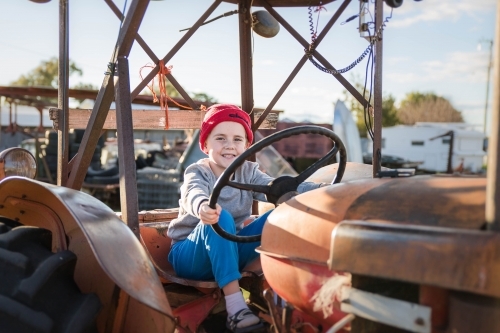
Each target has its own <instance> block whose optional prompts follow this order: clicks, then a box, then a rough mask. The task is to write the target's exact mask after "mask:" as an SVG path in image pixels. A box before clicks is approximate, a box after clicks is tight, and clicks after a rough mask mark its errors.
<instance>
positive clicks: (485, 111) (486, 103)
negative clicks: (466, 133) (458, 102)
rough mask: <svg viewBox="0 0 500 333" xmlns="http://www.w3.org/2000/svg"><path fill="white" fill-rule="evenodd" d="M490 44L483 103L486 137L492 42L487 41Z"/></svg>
mask: <svg viewBox="0 0 500 333" xmlns="http://www.w3.org/2000/svg"><path fill="white" fill-rule="evenodd" d="M487 42H488V43H489V44H490V57H489V59H488V76H487V80H486V100H485V101H484V123H483V133H484V136H485V137H486V136H487V135H486V118H487V116H488V100H489V98H490V76H491V66H492V65H493V60H492V56H493V41H492V40H488V41H487Z"/></svg>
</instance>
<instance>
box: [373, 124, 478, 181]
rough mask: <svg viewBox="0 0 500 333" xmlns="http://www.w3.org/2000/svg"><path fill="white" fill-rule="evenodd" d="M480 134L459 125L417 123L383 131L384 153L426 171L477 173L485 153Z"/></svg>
mask: <svg viewBox="0 0 500 333" xmlns="http://www.w3.org/2000/svg"><path fill="white" fill-rule="evenodd" d="M484 139H485V136H484V133H482V132H479V131H475V130H473V129H471V128H469V127H468V126H467V125H466V124H462V123H417V124H415V125H414V126H407V125H397V126H393V127H387V128H384V131H383V135H382V148H383V149H384V154H386V155H392V156H396V157H399V158H402V159H403V160H406V161H409V162H417V163H419V166H418V168H419V169H422V170H426V171H430V172H447V171H449V170H451V171H453V170H454V169H455V170H456V169H458V168H460V169H461V172H464V171H468V172H469V173H477V172H480V171H481V169H482V167H483V161H484V157H485V155H486V152H485V151H484V150H483V144H484Z"/></svg>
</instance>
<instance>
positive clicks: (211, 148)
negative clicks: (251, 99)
mask: <svg viewBox="0 0 500 333" xmlns="http://www.w3.org/2000/svg"><path fill="white" fill-rule="evenodd" d="M247 148H248V142H247V138H246V132H245V129H244V128H243V125H241V124H240V123H237V122H233V121H224V122H222V123H220V124H218V125H217V126H215V127H214V129H213V130H212V132H211V133H210V134H209V135H208V137H207V141H205V145H204V148H203V152H204V153H205V154H207V155H208V158H209V160H210V167H211V168H212V171H213V172H214V174H215V176H216V177H219V176H220V175H221V174H222V172H224V170H226V168H227V167H228V166H229V165H230V164H231V163H232V162H233V161H234V160H235V159H236V157H238V156H239V155H241V154H242V153H243V152H244V151H245V150H246V149H247Z"/></svg>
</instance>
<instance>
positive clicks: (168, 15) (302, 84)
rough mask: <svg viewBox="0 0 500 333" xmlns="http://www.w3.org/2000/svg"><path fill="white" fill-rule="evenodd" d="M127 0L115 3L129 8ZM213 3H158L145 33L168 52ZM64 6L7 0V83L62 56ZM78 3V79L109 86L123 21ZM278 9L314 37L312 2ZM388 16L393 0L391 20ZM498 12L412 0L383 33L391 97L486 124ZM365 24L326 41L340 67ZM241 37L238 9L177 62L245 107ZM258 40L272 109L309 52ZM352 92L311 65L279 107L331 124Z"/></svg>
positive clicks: (182, 71) (1, 3)
mask: <svg viewBox="0 0 500 333" xmlns="http://www.w3.org/2000/svg"><path fill="white" fill-rule="evenodd" d="M124 2H125V1H124V0H115V3H116V5H117V6H118V7H119V8H120V9H122V8H123V5H124ZM130 2H131V0H129V1H128V4H130ZM211 4H212V1H210V0H183V1H174V0H164V1H154V2H153V1H152V2H151V3H150V4H149V7H148V11H147V13H146V16H145V18H144V20H143V22H142V25H141V28H140V30H139V33H140V35H141V36H142V37H143V39H144V40H145V41H146V42H147V43H148V45H149V46H150V47H151V48H152V50H153V51H154V52H155V53H156V55H157V56H158V57H159V58H163V57H164V56H165V54H166V53H167V52H168V51H169V50H170V48H171V47H172V46H173V45H175V43H176V42H177V41H178V40H179V39H180V38H181V37H182V35H183V33H181V32H179V30H180V29H183V28H187V27H190V26H191V25H192V24H193V23H194V22H195V21H196V20H197V19H198V18H199V16H200V15H201V14H202V13H203V12H204V11H205V10H206V9H207V8H208V7H209V6H210V5H211ZM58 5H59V1H56V0H53V1H51V2H49V3H47V4H36V3H33V2H30V1H28V0H17V1H11V0H0V8H1V10H0V85H9V84H10V82H12V81H14V80H16V79H17V78H18V77H19V76H20V75H21V74H24V73H27V72H29V71H30V70H31V69H33V68H35V67H36V66H38V65H39V64H40V62H41V61H42V60H47V59H49V58H50V57H53V56H57V55H58V53H59V51H58V47H59V39H58V38H59V36H58V15H59V11H58ZM339 5H340V1H335V2H333V3H330V4H328V5H326V6H325V7H326V9H327V11H323V12H322V13H321V16H320V18H319V27H320V30H321V28H322V24H325V23H326V22H327V20H328V19H329V17H331V15H333V13H334V12H335V11H336V9H337V8H338V7H339ZM69 9H70V18H69V22H70V57H71V59H72V60H73V61H75V62H76V64H77V65H78V66H79V67H81V68H82V69H83V72H84V75H83V76H81V77H80V76H76V75H75V76H72V77H71V78H70V85H73V84H76V83H78V82H84V83H92V84H94V85H97V86H100V85H101V83H102V80H103V77H104V75H103V73H104V72H105V70H106V65H107V62H108V61H109V59H110V57H111V54H112V50H113V46H114V44H115V41H116V37H117V34H118V28H119V21H118V19H117V18H116V17H115V16H114V14H113V13H112V12H111V10H110V9H109V8H108V6H107V5H106V3H105V2H104V1H102V0H85V1H83V0H69ZM235 9H236V5H233V4H230V3H222V4H221V5H220V6H219V8H218V9H216V10H215V12H214V13H213V14H212V16H211V17H214V16H217V15H220V14H222V13H225V12H227V11H231V10H235ZM259 9H262V8H258V7H256V8H254V9H253V10H259ZM277 11H278V12H279V13H280V14H281V15H282V16H283V17H284V18H285V19H286V20H287V21H288V22H289V23H290V24H291V25H292V26H293V27H294V28H295V29H296V30H297V31H298V32H299V33H300V34H301V35H302V36H303V37H304V38H305V39H306V40H309V39H310V35H309V26H308V11H307V8H277ZM358 11H359V2H358V1H356V0H353V1H352V2H351V4H350V5H349V7H348V8H347V10H346V11H345V12H344V14H343V15H342V16H341V18H340V20H339V21H340V22H342V21H345V20H346V19H347V18H348V17H350V16H352V15H353V14H355V13H357V12H358ZM389 13H390V9H389V8H388V7H387V6H385V8H384V16H387V15H389ZM495 14H496V1H495V0H476V1H470V0H423V1H420V2H415V1H412V0H404V2H403V5H402V6H401V7H400V8H397V9H394V11H393V15H392V19H391V20H390V21H389V22H388V23H387V26H386V29H385V31H384V52H383V53H384V60H383V91H384V93H386V94H392V95H393V96H394V97H396V100H397V101H400V100H401V99H402V98H403V97H404V96H405V94H407V93H408V92H411V91H421V92H434V93H436V94H438V95H441V96H444V97H446V98H448V99H449V100H450V101H451V102H452V104H453V105H454V106H455V107H456V108H457V109H458V110H461V111H462V113H463V115H464V118H465V120H466V121H467V122H468V123H470V124H472V125H477V128H478V129H479V130H482V125H483V117H484V108H485V97H486V86H487V80H486V78H487V64H488V56H489V45H488V44H487V43H483V44H482V49H481V50H478V48H477V46H478V44H479V42H480V41H481V40H493V39H494V26H495ZM316 18H317V17H316V16H315V17H314V19H315V21H316ZM357 25H358V21H357V20H353V21H351V22H349V23H346V24H344V25H339V24H338V23H337V24H336V25H335V26H334V27H333V28H332V30H331V31H330V33H329V35H328V36H327V37H326V38H325V39H324V40H323V42H322V43H321V45H320V46H319V47H318V51H319V52H320V53H321V54H322V55H323V56H324V57H325V58H326V59H328V61H329V62H330V63H331V64H333V65H334V66H335V67H336V68H342V67H345V66H347V65H349V64H350V63H351V62H352V61H354V60H355V59H356V58H358V57H359V55H360V54H361V53H362V52H363V51H364V50H365V48H366V46H367V42H366V40H364V39H363V38H361V37H359V33H358V32H357ZM237 41H238V21H237V15H233V16H230V17H226V18H222V19H220V20H218V21H215V22H213V23H211V24H208V25H206V26H203V27H201V28H200V29H199V30H198V32H197V33H196V34H195V35H194V36H193V37H192V38H191V39H190V40H189V41H188V42H187V44H186V45H185V47H184V48H183V49H181V51H179V52H178V53H177V54H176V55H175V56H174V57H173V58H172V60H171V61H169V63H168V65H172V66H173V71H172V74H173V75H174V76H175V78H176V79H177V80H178V81H179V82H180V83H181V85H182V86H183V87H184V88H185V89H186V90H187V91H189V92H206V93H208V94H209V95H212V96H214V97H215V98H216V99H217V100H218V101H220V102H229V103H236V104H240V103H241V97H240V91H239V89H240V83H239V79H240V77H239V76H240V75H239V47H238V43H237ZM253 41H254V99H255V106H256V107H262V108H264V107H266V106H267V105H268V103H269V102H270V101H271V100H272V98H273V97H274V95H275V94H276V92H277V91H278V89H279V88H280V87H281V85H282V84H283V82H284V81H285V79H286V78H287V77H288V75H289V74H290V72H291V71H292V70H293V68H294V67H295V65H296V64H297V62H298V61H299V59H300V58H301V57H302V55H303V48H302V46H301V45H300V44H299V43H298V42H296V41H295V39H294V38H293V37H292V36H291V35H290V34H289V33H288V32H287V31H286V30H285V29H283V28H282V29H281V31H280V33H279V34H278V35H277V36H276V37H274V38H272V39H266V38H262V37H260V36H258V35H254V37H253ZM129 59H130V70H131V78H130V79H131V85H132V87H133V88H134V87H135V86H136V85H137V84H138V83H139V82H140V81H141V79H140V76H139V69H140V68H141V67H142V66H144V65H146V64H148V63H151V61H150V59H149V58H148V56H147V55H146V54H145V53H144V52H143V51H142V49H141V48H140V46H139V45H134V47H133V48H132V52H131V54H130V58H129ZM365 66H366V59H365V60H364V61H363V62H362V63H361V64H360V65H358V66H357V67H355V69H353V70H352V71H351V72H349V73H346V74H344V76H345V77H346V78H347V79H349V80H351V81H352V80H353V79H354V78H358V79H361V78H364V71H365ZM145 73H146V72H145ZM490 89H491V88H490ZM343 90H344V89H343V87H342V86H341V85H340V84H339V83H338V82H337V81H336V80H335V79H334V78H333V77H332V76H331V75H328V74H325V73H322V72H320V71H319V70H318V69H316V68H315V67H314V66H313V65H312V64H311V63H307V64H306V65H305V66H304V68H303V69H302V70H301V72H300V73H299V74H298V75H297V76H296V78H295V79H294V81H293V82H292V84H291V85H290V87H289V89H288V90H287V92H286V93H285V94H284V95H283V96H282V97H281V99H280V101H279V102H278V103H277V105H276V106H275V109H281V110H284V111H285V113H284V115H283V117H286V118H291V119H294V120H299V121H300V120H303V119H309V120H311V121H314V122H328V123H330V122H331V121H332V117H333V103H334V102H335V101H336V100H337V99H338V98H341V97H342V95H343V94H342V91H343ZM490 99H491V93H490ZM489 110H491V100H490V102H489Z"/></svg>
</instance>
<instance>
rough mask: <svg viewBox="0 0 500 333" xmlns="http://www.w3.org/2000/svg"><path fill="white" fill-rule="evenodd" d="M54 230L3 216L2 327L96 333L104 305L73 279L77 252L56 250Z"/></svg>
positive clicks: (8, 331)
mask: <svg viewBox="0 0 500 333" xmlns="http://www.w3.org/2000/svg"><path fill="white" fill-rule="evenodd" d="M51 241H52V234H51V232H50V231H48V230H46V229H41V228H36V227H28V226H20V225H19V224H18V223H17V222H14V221H12V220H9V219H7V218H5V217H0V281H1V283H0V327H1V329H0V330H1V332H5V333H24V332H44V333H59V332H72V333H83V332H85V333H88V332H96V331H97V328H96V325H95V318H96V316H97V313H98V312H99V309H100V307H101V304H100V301H99V298H98V297H97V296H96V295H94V294H88V295H84V294H82V293H81V292H80V290H79V289H78V286H77V285H76V283H75V281H74V280H73V272H74V269H75V264H76V256H75V254H74V253H73V252H71V251H61V252H57V253H52V252H51V251H50V248H51Z"/></svg>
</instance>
